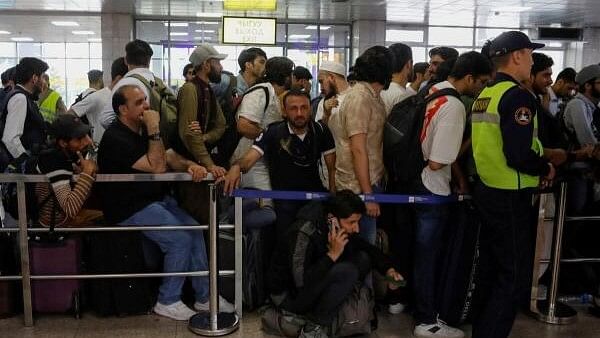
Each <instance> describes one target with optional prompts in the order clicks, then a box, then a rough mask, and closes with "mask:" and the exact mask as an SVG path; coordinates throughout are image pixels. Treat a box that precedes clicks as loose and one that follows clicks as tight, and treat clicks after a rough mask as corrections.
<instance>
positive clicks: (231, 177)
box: [216, 164, 242, 195]
mask: <svg viewBox="0 0 600 338" xmlns="http://www.w3.org/2000/svg"><path fill="white" fill-rule="evenodd" d="M241 176H242V172H241V169H240V166H239V165H238V164H234V165H232V166H231V168H230V169H229V171H228V172H227V174H226V175H224V176H221V177H219V178H218V179H217V181H216V183H217V184H218V183H221V182H224V184H223V193H224V194H225V195H231V193H232V192H233V190H234V189H236V188H237V187H238V186H239V185H240V177H241Z"/></svg>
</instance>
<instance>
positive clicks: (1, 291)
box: [0, 233, 20, 318]
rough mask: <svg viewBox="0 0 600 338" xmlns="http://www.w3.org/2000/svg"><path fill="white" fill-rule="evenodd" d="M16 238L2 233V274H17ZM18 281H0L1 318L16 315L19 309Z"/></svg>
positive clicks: (0, 268)
mask: <svg viewBox="0 0 600 338" xmlns="http://www.w3.org/2000/svg"><path fill="white" fill-rule="evenodd" d="M15 250H16V246H15V238H14V235H12V234H7V233H0V276H11V275H16V274H17V264H18V262H17V257H16V254H15ZM18 283H19V282H18V281H0V318H6V317H10V316H12V315H14V314H15V313H16V311H17V304H18V301H17V300H18V297H19V296H20V293H19V292H18Z"/></svg>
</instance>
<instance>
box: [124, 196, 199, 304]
mask: <svg viewBox="0 0 600 338" xmlns="http://www.w3.org/2000/svg"><path fill="white" fill-rule="evenodd" d="M197 224H198V223H197V222H196V221H195V220H194V218H192V217H191V216H190V215H188V214H186V213H185V211H183V210H181V209H180V208H179V207H178V206H177V202H176V201H175V200H174V199H173V198H171V197H165V199H164V200H163V201H160V202H154V203H151V204H149V205H148V206H146V207H145V208H144V209H142V210H140V211H138V212H137V213H135V214H133V215H132V216H131V217H129V218H128V219H126V220H124V221H123V222H121V223H119V225H138V226H143V225H148V226H150V225H152V226H158V225H197ZM142 233H143V234H144V236H146V237H147V238H148V239H150V240H151V241H153V242H155V243H156V244H158V246H159V247H160V250H161V251H162V252H163V253H164V254H165V257H164V272H188V271H206V270H208V259H207V258H206V248H205V246H204V237H203V236H202V231H198V230H170V231H156V230H150V231H142ZM184 281H185V277H164V278H163V282H162V284H161V286H160V288H159V293H158V302H159V303H161V304H164V305H170V304H173V303H175V302H177V301H179V300H181V290H182V288H183V283H184ZM191 281H192V287H193V288H194V291H195V292H196V301H197V302H202V303H203V302H206V301H207V300H208V283H209V282H208V277H191Z"/></svg>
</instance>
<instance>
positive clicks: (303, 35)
mask: <svg viewBox="0 0 600 338" xmlns="http://www.w3.org/2000/svg"><path fill="white" fill-rule="evenodd" d="M308 38H310V34H292V35H290V39H308Z"/></svg>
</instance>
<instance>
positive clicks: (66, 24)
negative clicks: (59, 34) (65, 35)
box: [52, 21, 79, 27]
mask: <svg viewBox="0 0 600 338" xmlns="http://www.w3.org/2000/svg"><path fill="white" fill-rule="evenodd" d="M52 24H53V25H54V26H61V27H77V26H79V24H78V23H77V22H75V21H52Z"/></svg>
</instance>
